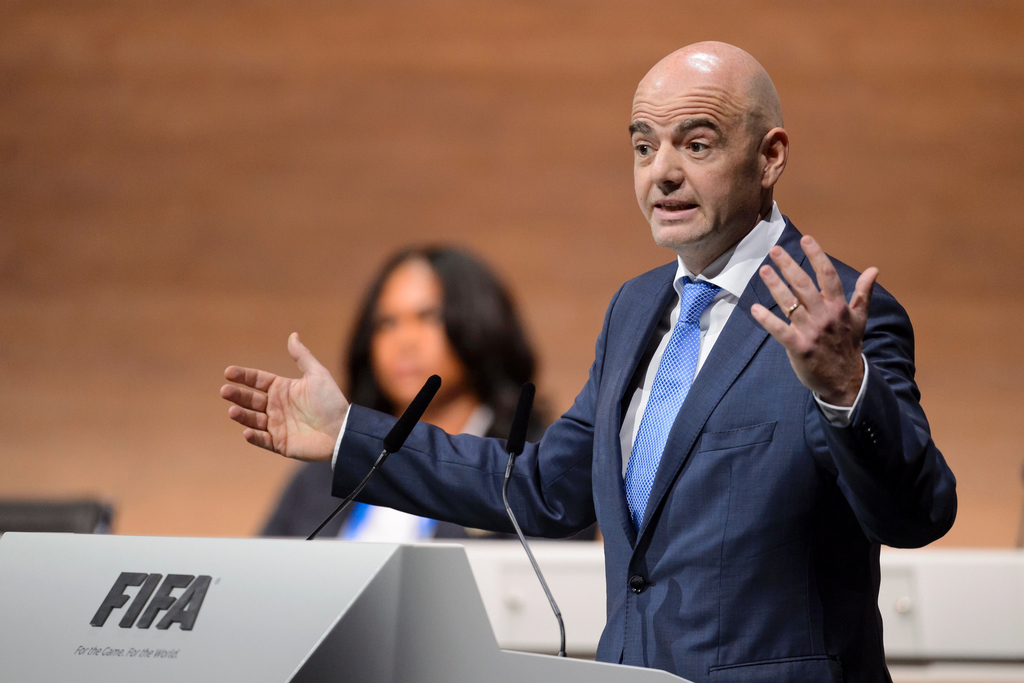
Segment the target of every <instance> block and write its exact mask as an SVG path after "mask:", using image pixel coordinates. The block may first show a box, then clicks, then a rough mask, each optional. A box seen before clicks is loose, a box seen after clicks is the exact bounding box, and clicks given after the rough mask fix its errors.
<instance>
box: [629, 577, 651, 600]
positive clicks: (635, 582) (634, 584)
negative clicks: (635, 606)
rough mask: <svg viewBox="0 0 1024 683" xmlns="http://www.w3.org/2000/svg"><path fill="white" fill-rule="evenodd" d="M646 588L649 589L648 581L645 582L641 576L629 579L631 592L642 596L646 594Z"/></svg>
mask: <svg viewBox="0 0 1024 683" xmlns="http://www.w3.org/2000/svg"><path fill="white" fill-rule="evenodd" d="M645 588H647V581H645V580H644V577H642V576H640V575H639V574H634V575H633V576H631V577H629V589H630V590H631V591H633V592H634V593H636V594H637V595H640V594H641V593H643V592H644V589H645Z"/></svg>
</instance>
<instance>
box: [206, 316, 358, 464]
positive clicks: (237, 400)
mask: <svg viewBox="0 0 1024 683" xmlns="http://www.w3.org/2000/svg"><path fill="white" fill-rule="evenodd" d="M288 353H289V354H290V355H291V357H292V358H293V359H294V360H295V364H296V365H298V366H299V370H300V371H301V372H302V378H301V379H289V378H287V377H278V376H277V375H275V374H273V373H270V372H264V371H263V370H255V369H253V368H240V367H238V366H235V365H232V366H231V367H229V368H228V369H227V370H225V371H224V377H225V378H227V380H228V381H230V382H235V383H236V384H225V385H224V386H222V387H221V388H220V395H221V397H222V398H224V399H226V400H228V401H231V402H232V403H234V404H235V405H233V406H231V407H230V408H228V416H229V417H230V418H231V419H232V420H234V421H235V422H238V423H240V424H242V425H245V427H246V429H245V431H243V432H242V436H243V437H245V440H246V441H248V442H249V443H251V444H253V445H255V446H259V447H260V448H266V449H267V450H268V451H274V452H276V453H280V454H281V455H283V456H286V457H289V458H295V459H297V460H305V461H307V462H315V461H320V460H330V459H331V456H332V455H334V444H335V442H336V441H337V440H338V434H339V433H340V432H341V425H342V422H343V421H344V419H345V415H346V413H347V412H348V405H349V404H348V400H346V398H345V395H344V394H343V393H342V392H341V389H340V388H339V387H338V385H337V383H336V382H335V381H334V379H333V378H332V377H331V373H329V372H328V371H327V368H325V367H324V366H323V365H321V364H320V361H318V360H317V359H316V358H314V357H313V354H312V353H310V351H309V349H307V348H306V347H305V346H303V345H302V342H300V341H299V335H298V334H296V333H294V332H293V333H292V334H291V336H289V337H288Z"/></svg>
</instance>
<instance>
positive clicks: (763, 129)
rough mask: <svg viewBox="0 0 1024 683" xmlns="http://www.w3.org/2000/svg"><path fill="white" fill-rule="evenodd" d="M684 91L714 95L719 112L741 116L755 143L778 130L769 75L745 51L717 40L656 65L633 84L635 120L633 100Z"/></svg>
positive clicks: (778, 115)
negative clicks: (635, 84)
mask: <svg viewBox="0 0 1024 683" xmlns="http://www.w3.org/2000/svg"><path fill="white" fill-rule="evenodd" d="M689 88H696V89H697V90H698V91H705V92H706V93H707V94H709V95H710V94H712V93H714V94H717V95H718V96H719V97H720V98H721V99H723V102H722V106H723V111H722V113H723V114H724V115H730V116H739V117H742V118H743V119H744V120H745V122H746V123H747V124H748V126H749V127H750V130H751V132H752V133H753V134H754V136H755V137H756V138H757V139H760V138H761V137H762V136H763V135H764V134H765V133H767V132H768V131H769V130H771V129H772V128H781V127H782V126H783V123H782V103H781V102H780V101H779V93H778V92H777V91H776V90H775V84H774V83H772V79H771V78H770V77H769V76H768V72H767V71H765V70H764V67H762V66H761V65H760V64H759V63H758V61H757V60H756V59H754V58H753V57H751V56H750V54H749V53H747V52H745V51H744V50H741V49H740V48H738V47H736V46H734V45H729V44H728V43H720V42H716V41H708V42H702V43H694V44H693V45H687V46H686V47H683V48H680V49H678V50H676V51H675V52H673V53H672V54H670V55H668V56H667V57H665V58H664V59H662V60H661V61H660V62H658V63H657V64H655V65H654V67H653V68H652V69H651V70H650V71H648V72H647V75H646V76H644V78H643V80H641V81H640V84H639V85H638V86H637V90H636V95H635V96H634V99H633V103H634V112H633V113H634V118H636V113H637V112H636V108H637V107H636V105H637V102H638V100H640V101H644V100H652V99H653V100H661V99H664V98H666V97H670V96H671V94H672V93H674V92H682V91H683V90H686V89H689Z"/></svg>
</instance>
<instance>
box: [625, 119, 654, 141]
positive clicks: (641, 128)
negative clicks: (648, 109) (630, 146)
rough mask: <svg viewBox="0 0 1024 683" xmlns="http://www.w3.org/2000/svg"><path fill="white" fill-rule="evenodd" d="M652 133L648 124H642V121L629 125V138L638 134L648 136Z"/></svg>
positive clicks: (652, 130)
mask: <svg viewBox="0 0 1024 683" xmlns="http://www.w3.org/2000/svg"><path fill="white" fill-rule="evenodd" d="M653 132H654V129H653V128H651V126H650V124H648V123H644V122H643V121H634V122H633V123H631V124H629V135H630V137H632V136H634V135H636V134H637V133H640V134H641V135H650V134H651V133H653Z"/></svg>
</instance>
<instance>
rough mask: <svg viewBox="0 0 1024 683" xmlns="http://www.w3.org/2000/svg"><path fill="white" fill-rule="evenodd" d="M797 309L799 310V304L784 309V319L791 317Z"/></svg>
mask: <svg viewBox="0 0 1024 683" xmlns="http://www.w3.org/2000/svg"><path fill="white" fill-rule="evenodd" d="M798 308H800V302H799V301H797V302H794V304H793V305H792V306H790V307H789V308H787V309H786V317H787V318H788V317H789V316H791V315H793V311H795V310H796V309H798Z"/></svg>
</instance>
